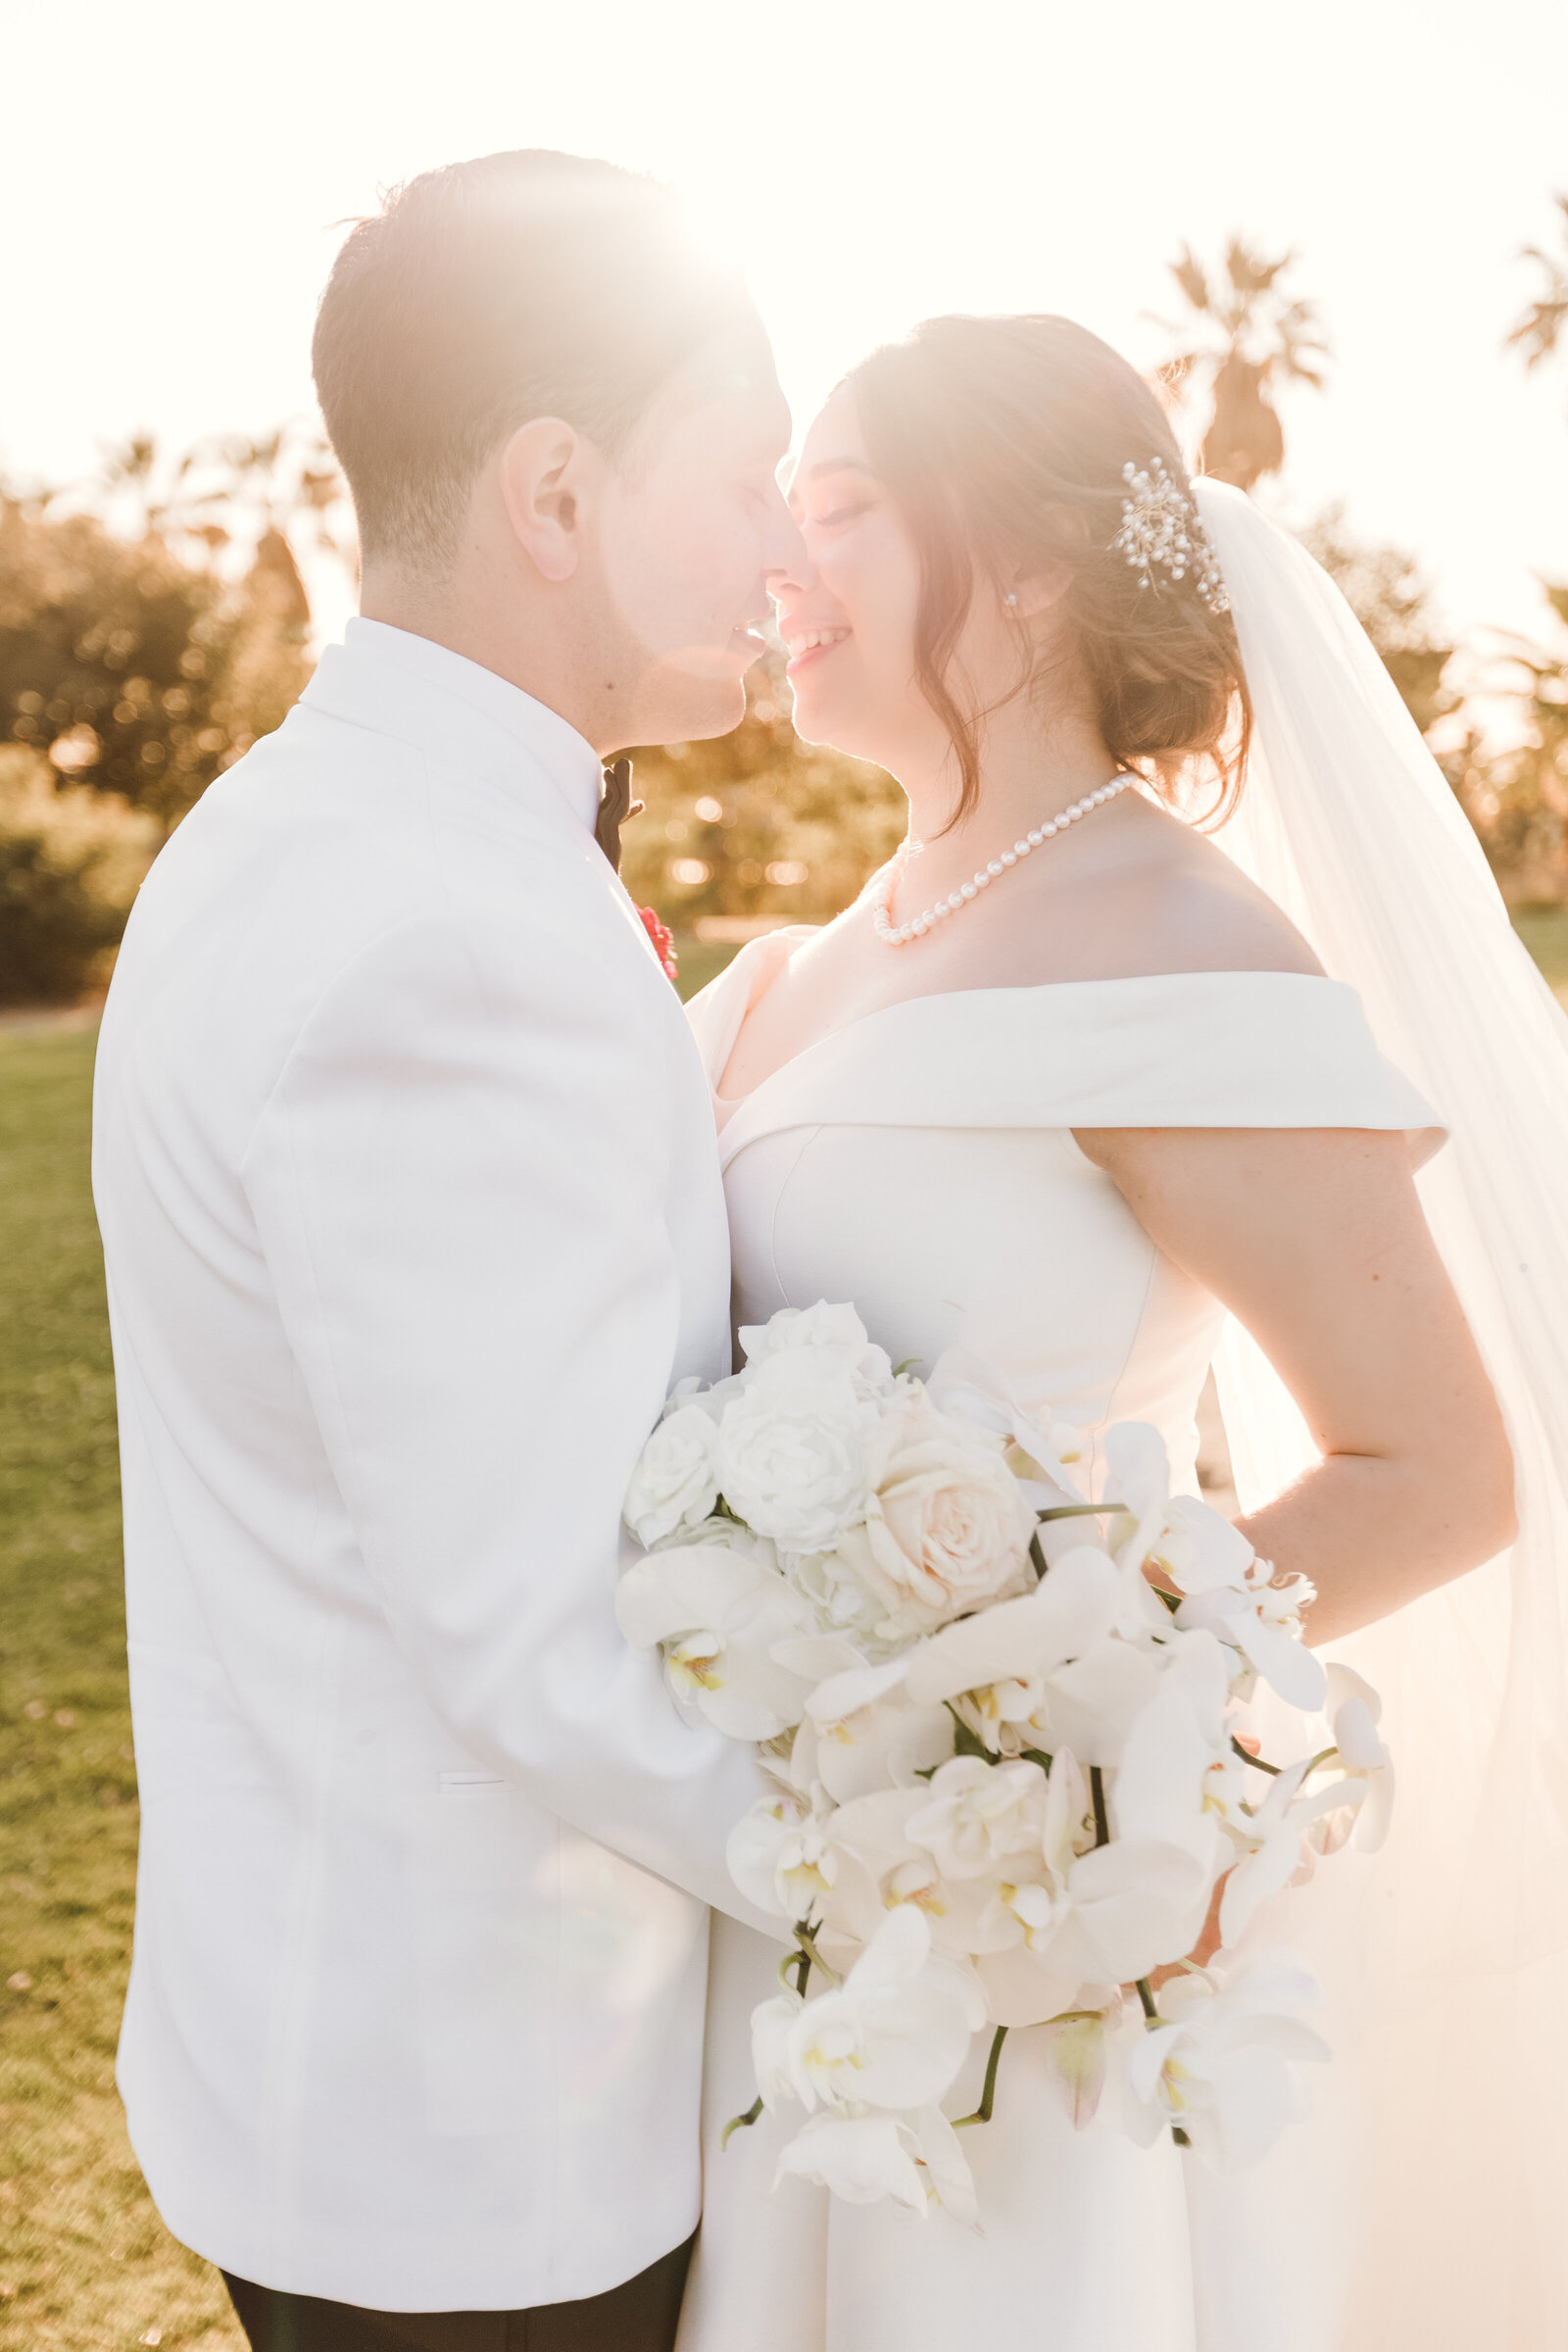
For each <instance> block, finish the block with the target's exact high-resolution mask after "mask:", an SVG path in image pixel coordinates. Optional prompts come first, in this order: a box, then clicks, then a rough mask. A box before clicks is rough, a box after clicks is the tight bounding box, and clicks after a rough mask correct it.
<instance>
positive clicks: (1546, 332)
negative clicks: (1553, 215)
mask: <svg viewBox="0 0 1568 2352" xmlns="http://www.w3.org/2000/svg"><path fill="white" fill-rule="evenodd" d="M1556 204H1557V209H1558V211H1559V212H1560V213H1561V214H1562V220H1563V247H1562V253H1561V254H1560V255H1558V254H1554V253H1544V252H1543V251H1542V249H1541V247H1540V246H1539V245H1525V246H1523V247H1521V249H1520V254H1519V259H1520V260H1521V261H1522V262H1534V263H1535V265H1536V267H1537V269H1538V270H1540V271H1541V273H1542V277H1543V280H1544V284H1543V287H1542V290H1541V292H1540V293H1538V294H1537V296H1536V299H1535V301H1534V302H1532V303H1529V304H1527V306H1526V307H1525V309H1524V310H1523V311H1521V312H1520V314H1519V316H1518V318H1517V319H1515V320H1514V322H1513V324H1512V326H1511V327H1510V328H1509V329H1508V334H1507V339H1506V343H1505V345H1504V348H1505V349H1507V348H1509V347H1512V346H1517V348H1518V349H1519V350H1520V351H1522V352H1523V353H1524V357H1525V366H1526V368H1539V367H1540V365H1541V363H1542V361H1543V360H1549V359H1551V358H1552V357H1554V355H1555V353H1556V351H1557V348H1558V345H1559V344H1560V343H1562V342H1563V341H1564V340H1565V339H1568V196H1562V195H1559V196H1558V197H1557V199H1556Z"/></svg>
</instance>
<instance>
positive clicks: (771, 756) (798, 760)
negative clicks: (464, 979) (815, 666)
mask: <svg viewBox="0 0 1568 2352" xmlns="http://www.w3.org/2000/svg"><path fill="white" fill-rule="evenodd" d="M634 775H635V791H636V796H637V798H638V799H639V800H640V801H643V802H645V803H646V805H647V806H646V809H645V812H644V814H643V815H641V816H639V817H635V818H634V819H633V820H632V822H631V823H630V824H629V825H628V826H627V828H626V832H625V837H624V838H625V852H624V858H623V861H622V867H621V871H622V873H623V875H624V877H625V882H626V887H627V889H628V890H629V891H630V892H631V894H632V896H633V898H635V899H637V900H639V901H640V902H642V903H643V904H646V905H650V906H654V907H658V908H659V910H660V912H661V913H662V915H663V916H664V918H665V920H666V921H667V922H669V923H670V924H671V925H672V926H674V927H675V928H676V929H691V928H692V927H693V926H694V925H695V924H696V923H697V922H698V921H699V920H700V919H702V918H703V917H705V916H710V917H711V916H714V915H725V916H728V917H730V918H731V919H735V918H740V919H746V918H751V919H752V920H754V921H759V920H760V919H761V918H762V917H764V916H773V917H778V918H782V919H785V920H793V921H798V922H825V921H826V920H827V919H828V917H829V916H831V915H834V914H836V913H837V912H838V911H839V909H840V907H847V906H848V905H849V904H850V902H851V901H852V900H853V899H854V898H855V897H856V896H857V895H858V892H859V890H860V887H861V885H862V884H863V883H864V881H865V879H866V877H867V875H868V874H870V873H872V872H873V871H874V870H875V868H876V867H877V866H878V865H880V864H881V863H882V862H883V860H884V859H885V858H888V857H890V856H891V854H892V852H893V851H894V850H895V849H896V848H897V846H898V844H899V842H900V841H901V840H902V839H903V837H904V826H905V802H904V796H903V794H902V793H901V792H900V791H899V788H898V786H897V785H896V784H895V783H894V781H893V779H892V777H891V776H887V775H884V774H883V772H882V770H881V769H880V768H877V767H872V766H869V765H868V764H867V763H866V762H865V761H864V760H850V759H847V758H845V757H844V755H843V754H842V753H839V752H831V751H826V750H822V749H820V748H818V747H816V746H813V745H811V744H808V743H803V742H802V741H801V739H800V737H799V736H798V735H797V734H796V732H795V729H794V727H793V726H792V725H791V723H790V717H789V688H788V686H787V684H786V682H785V679H784V660H783V656H782V655H780V654H770V655H769V656H768V657H767V659H766V660H765V661H764V662H759V663H758V665H757V667H756V668H755V669H754V670H753V671H752V673H751V676H750V678H749V679H748V681H747V696H746V716H745V718H744V719H743V720H742V722H741V724H740V725H739V726H738V727H737V728H736V729H735V731H734V733H733V734H730V735H723V736H719V737H717V738H715V739H714V740H713V741H711V742H708V743H675V744H665V745H662V746H661V747H654V748H649V749H647V750H644V751H641V752H638V753H636V754H635V755H634Z"/></svg>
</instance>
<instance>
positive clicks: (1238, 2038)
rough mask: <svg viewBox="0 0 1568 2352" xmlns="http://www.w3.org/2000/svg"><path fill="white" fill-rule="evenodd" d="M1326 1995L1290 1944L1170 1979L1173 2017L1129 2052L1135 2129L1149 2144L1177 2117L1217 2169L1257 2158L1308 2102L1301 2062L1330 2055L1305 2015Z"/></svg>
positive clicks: (1168, 2006) (1165, 2012)
mask: <svg viewBox="0 0 1568 2352" xmlns="http://www.w3.org/2000/svg"><path fill="white" fill-rule="evenodd" d="M1320 1997H1321V1993H1320V1988H1319V1985H1318V1983H1317V1980H1316V1978H1315V1977H1314V1976H1313V1974H1312V1972H1311V1970H1310V1969H1309V1968H1308V1967H1307V1966H1306V1965H1305V1963H1304V1962H1302V1961H1299V1960H1297V1959H1295V1958H1294V1957H1293V1956H1292V1955H1291V1954H1289V1953H1284V1952H1275V1953H1268V1954H1265V1955H1264V1956H1262V1957H1261V1958H1259V1959H1258V1960H1256V1961H1254V1962H1253V1963H1252V1964H1251V1965H1250V1967H1248V1968H1245V1969H1242V1970H1240V1971H1238V1973H1237V1974H1236V1975H1235V1976H1234V1977H1232V1978H1230V1979H1228V1980H1226V1981H1224V1982H1223V1983H1219V1984H1217V1985H1216V1981H1215V1980H1214V1979H1212V1978H1209V1977H1206V1976H1201V1975H1200V1976H1188V1977H1184V1978H1179V1979H1177V1980H1176V1981H1175V1982H1174V1983H1172V1984H1170V1985H1166V1986H1165V1988H1164V1990H1163V1991H1162V1992H1161V1994H1160V1996H1159V2006H1160V2014H1161V2017H1162V2019H1164V2020H1166V2021H1168V2022H1165V2023H1162V2024H1161V2025H1159V2026H1158V2027H1156V2028H1155V2029H1154V2030H1153V2031H1152V2032H1150V2033H1148V2034H1144V2035H1143V2036H1142V2037H1141V2038H1140V2039H1139V2041H1138V2042H1137V2043H1136V2044H1135V2045H1134V2046H1133V2047H1132V2049H1131V2050H1130V2051H1129V2053H1128V2058H1127V2065H1126V2076H1125V2082H1126V2090H1127V2104H1126V2123H1127V2128H1128V2130H1129V2131H1130V2132H1131V2134H1132V2136H1133V2137H1134V2138H1135V2139H1137V2140H1139V2141H1140V2142H1141V2143H1142V2144H1143V2145H1144V2146H1146V2147H1147V2146H1149V2145H1151V2144H1152V2141H1153V2140H1155V2139H1156V2138H1157V2137H1158V2136H1159V2134H1160V2132H1161V2131H1163V2130H1164V2129H1165V2128H1166V2127H1167V2126H1169V2125H1172V2124H1174V2125H1176V2126H1178V2127H1179V2128H1180V2130H1181V2131H1184V2132H1185V2133H1186V2135H1187V2138H1188V2141H1189V2143H1190V2144H1191V2146H1192V2149H1193V2153H1194V2154H1195V2155H1196V2156H1198V2157H1199V2158H1200V2159H1201V2162H1202V2163H1204V2164H1206V2165H1207V2166H1208V2167H1209V2168H1210V2170H1211V2171H1213V2172H1217V2173H1232V2172H1239V2171H1241V2170H1243V2169H1244V2168H1245V2167H1246V2166H1248V2165H1250V2164H1255V2163H1256V2162H1257V2161H1258V2159H1259V2158H1260V2157H1262V2156H1265V2155H1266V2154H1267V2153H1268V2150H1269V2149H1270V2148H1271V2147H1272V2146H1273V2144H1274V2142H1275V2140H1276V2139H1277V2138H1278V2137H1279V2135H1280V2133H1281V2131H1283V2130H1284V2129H1285V2127H1286V2125H1287V2124H1288V2123H1290V2122H1291V2121H1292V2120H1293V2118H1295V2117H1296V2116H1298V2115H1299V2113H1300V2112H1301V2110H1302V2108H1303V2106H1304V2104H1305V2088H1304V2085H1303V2083H1302V2082H1301V2080H1300V2078H1299V2075H1298V2074H1297V2072H1296V2068H1297V2066H1298V2065H1299V2064H1302V2063H1307V2064H1320V2063H1321V2062H1322V2061H1323V2060H1324V2059H1326V2058H1327V2057H1328V2055H1329V2051H1328V2047H1327V2044H1326V2043H1325V2042H1324V2041H1323V2040H1322V2038H1321V2037H1320V2036H1319V2035H1318V2034H1314V2033H1313V2032H1312V2030H1311V2029H1310V2027H1308V2026H1305V2025H1303V2024H1302V2023H1301V2017H1300V2012H1301V2011H1302V2010H1303V2009H1309V2008H1311V2007H1313V2006H1314V2005H1315V2004H1316V2002H1317V2001H1318V2000H1319V1998H1320Z"/></svg>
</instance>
